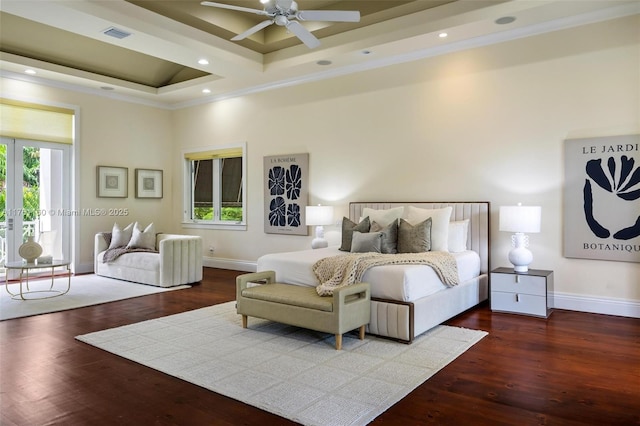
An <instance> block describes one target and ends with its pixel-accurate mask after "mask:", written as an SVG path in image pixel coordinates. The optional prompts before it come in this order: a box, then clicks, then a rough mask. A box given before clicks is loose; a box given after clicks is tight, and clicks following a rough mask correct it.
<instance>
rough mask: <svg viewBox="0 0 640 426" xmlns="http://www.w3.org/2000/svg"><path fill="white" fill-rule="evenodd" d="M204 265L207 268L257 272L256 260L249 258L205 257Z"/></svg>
mask: <svg viewBox="0 0 640 426" xmlns="http://www.w3.org/2000/svg"><path fill="white" fill-rule="evenodd" d="M202 265H203V266H205V267H207V268H219V269H231V270H232V271H244V272H256V268H257V266H256V262H250V261H248V260H236V259H224V258H221V257H203V258H202Z"/></svg>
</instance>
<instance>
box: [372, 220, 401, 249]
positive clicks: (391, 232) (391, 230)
mask: <svg viewBox="0 0 640 426" xmlns="http://www.w3.org/2000/svg"><path fill="white" fill-rule="evenodd" d="M370 231H371V232H381V233H382V246H381V247H380V253H387V254H396V253H397V252H398V219H394V220H393V221H392V222H391V223H390V224H389V225H387V226H382V225H380V224H378V222H373V223H372V224H371V229H370Z"/></svg>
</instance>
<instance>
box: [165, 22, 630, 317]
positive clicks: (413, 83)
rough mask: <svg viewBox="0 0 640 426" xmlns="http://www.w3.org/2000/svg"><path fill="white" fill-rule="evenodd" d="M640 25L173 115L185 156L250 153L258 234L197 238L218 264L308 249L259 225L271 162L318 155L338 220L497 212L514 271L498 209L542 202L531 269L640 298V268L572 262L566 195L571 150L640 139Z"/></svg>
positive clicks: (592, 292)
mask: <svg viewBox="0 0 640 426" xmlns="http://www.w3.org/2000/svg"><path fill="white" fill-rule="evenodd" d="M639 28H640V19H639V18H638V17H637V16H636V17H631V18H624V19H619V20H616V21H609V22H603V23H599V24H594V25H589V26H585V27H581V28H575V29H569V30H564V31H559V32H556V33H551V34H546V35H541V36H537V37H532V38H527V39H522V40H516V41H511V42H508V43H503V44H500V45H494V46H489V47H484V48H479V49H474V50H471V51H465V52H459V53H454V54H449V55H444V56H440V57H435V58H430V59H425V60H422V61H418V62H412V63H407V64H402V65H396V66H391V67H387V68H383V69H378V70H373V71H368V72H364V73H359V74H355V75H350V76H344V77H340V78H336V79H332V80H329V81H321V82H316V83H311V84H306V85H302V86H296V87H291V88H286V89H281V90H278V92H277V93H276V92H265V93H261V94H254V95H251V96H246V97H242V98H236V99H230V100H226V101H221V102H217V103H214V104H209V105H205V106H198V107H192V108H187V109H183V110H180V111H176V112H174V120H175V121H174V132H175V135H176V142H177V143H176V146H175V148H174V149H175V152H176V154H178V153H179V152H180V150H181V149H183V148H185V147H195V146H204V145H216V144H217V145H224V144H228V143H230V142H236V141H247V144H248V167H249V177H248V187H249V194H248V204H249V206H248V208H249V212H248V230H247V231H246V232H237V231H235V232H234V231H200V232H197V233H199V234H201V235H202V236H203V237H204V238H205V247H208V246H209V245H213V246H215V248H216V252H215V256H216V257H218V258H221V259H225V258H226V259H234V260H246V261H249V262H251V261H255V260H256V259H257V257H259V256H260V255H262V254H264V253H267V252H274V251H288V250H298V249H304V248H308V247H309V244H310V240H311V236H309V237H307V238H304V237H296V236H280V235H270V234H265V233H264V232H263V225H262V224H263V222H262V215H263V212H264V210H263V194H262V169H263V166H262V159H263V157H264V156H267V155H274V154H287V153H299V152H308V153H310V200H309V201H310V202H311V203H323V204H331V205H334V206H336V208H337V215H343V214H346V213H347V206H348V202H349V201H382V200H394V201H420V200H424V201H450V200H453V201H456V200H488V201H490V202H491V203H492V209H491V210H492V227H493V231H492V241H491V243H492V253H491V254H492V265H491V267H492V268H493V267H498V266H508V265H509V263H508V260H507V259H506V253H507V252H508V250H509V248H510V247H509V246H510V235H508V234H506V233H501V232H498V231H497V229H498V226H497V211H498V209H499V206H500V205H507V204H514V203H516V202H522V203H523V204H530V205H541V206H542V209H543V225H542V232H541V233H540V234H535V235H531V236H530V237H531V249H532V251H533V253H534V256H535V259H534V263H533V264H532V265H531V267H533V268H537V269H551V270H554V271H555V282H556V287H555V290H556V301H558V300H560V305H562V304H564V305H565V307H570V306H569V305H570V304H571V303H574V302H575V301H574V302H571V301H570V300H569V298H570V296H575V295H577V296H579V297H581V298H582V300H581V301H584V300H585V299H590V298H596V299H598V300H604V299H606V300H608V302H610V303H614V302H617V301H618V299H623V300H626V301H638V300H640V285H639V284H640V264H638V263H623V262H607V261H593V260H576V259H566V258H564V257H563V256H562V185H563V173H564V171H563V144H564V140H565V139H567V138H575V137H595V136H605V135H616V134H630V133H638V132H640V55H639V52H640V33H639V32H640V30H639ZM176 157H177V155H176ZM177 167H179V160H176V161H175V162H174V168H177ZM173 185H174V187H179V185H180V180H179V176H177V175H174V182H173ZM174 214H175V218H176V219H178V218H179V217H180V206H175V207H174ZM336 219H339V217H337V218H336ZM563 298H564V299H563ZM610 299H611V300H610ZM575 303H579V302H575ZM575 303H574V304H575ZM637 306H638V305H636V307H637ZM634 309H635V308H634Z"/></svg>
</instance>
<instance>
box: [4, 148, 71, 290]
mask: <svg viewBox="0 0 640 426" xmlns="http://www.w3.org/2000/svg"><path fill="white" fill-rule="evenodd" d="M0 187H1V188H2V193H0V275H1V277H2V278H3V279H4V278H5V274H6V273H7V272H6V270H5V269H4V268H3V267H2V266H3V265H4V263H5V262H14V261H19V260H22V259H21V258H20V256H19V255H18V249H19V248H20V245H21V244H22V243H23V242H25V241H27V238H28V237H29V236H33V237H34V240H35V241H37V242H38V243H39V244H40V245H41V246H42V248H43V252H42V255H43V256H52V257H53V258H54V259H70V258H71V257H70V256H71V246H70V244H71V238H70V235H71V215H72V211H71V194H70V193H71V191H70V189H71V145H67V144H57V143H51V142H40V141H32V140H23V139H9V138H2V140H1V143H0ZM13 272H14V271H10V273H13ZM8 278H9V279H13V278H15V277H13V276H9V277H8Z"/></svg>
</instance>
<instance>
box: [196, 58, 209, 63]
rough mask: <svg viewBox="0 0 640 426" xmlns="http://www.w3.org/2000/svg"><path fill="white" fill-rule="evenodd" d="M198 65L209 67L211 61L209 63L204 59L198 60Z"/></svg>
mask: <svg viewBox="0 0 640 426" xmlns="http://www.w3.org/2000/svg"><path fill="white" fill-rule="evenodd" d="M198 63H199V64H200V65H209V61H207V60H206V59H204V58H202V59H198Z"/></svg>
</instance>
